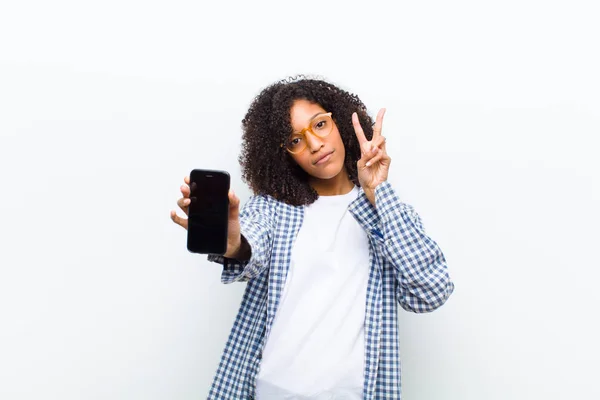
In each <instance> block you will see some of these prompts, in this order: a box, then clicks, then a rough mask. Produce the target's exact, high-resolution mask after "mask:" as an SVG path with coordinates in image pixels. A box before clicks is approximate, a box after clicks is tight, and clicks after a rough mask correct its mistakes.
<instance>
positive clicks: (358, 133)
mask: <svg viewBox="0 0 600 400" xmlns="http://www.w3.org/2000/svg"><path fill="white" fill-rule="evenodd" d="M352 125H353V126H354V132H355V133H356V138H357V139H358V143H360V146H361V148H362V147H363V144H364V143H367V138H366V137H365V132H364V131H363V129H362V126H360V121H359V120H358V114H357V113H352Z"/></svg>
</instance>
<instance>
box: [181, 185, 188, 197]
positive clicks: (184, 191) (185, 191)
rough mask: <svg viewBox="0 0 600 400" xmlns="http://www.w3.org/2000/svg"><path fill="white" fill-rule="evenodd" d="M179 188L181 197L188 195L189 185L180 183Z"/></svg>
mask: <svg viewBox="0 0 600 400" xmlns="http://www.w3.org/2000/svg"><path fill="white" fill-rule="evenodd" d="M179 190H181V194H182V195H183V197H185V198H188V197H190V187H189V186H188V185H181V187H180V188H179Z"/></svg>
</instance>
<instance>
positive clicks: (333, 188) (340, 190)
mask: <svg viewBox="0 0 600 400" xmlns="http://www.w3.org/2000/svg"><path fill="white" fill-rule="evenodd" d="M310 185H311V186H312V187H313V188H314V189H315V190H316V191H317V193H318V195H319V196H337V195H341V194H347V193H349V192H350V191H351V190H352V188H353V187H354V183H353V182H352V181H351V180H350V178H348V173H347V172H346V168H344V169H342V171H341V172H340V173H339V174H337V176H335V177H333V178H331V179H317V178H313V179H311V181H310Z"/></svg>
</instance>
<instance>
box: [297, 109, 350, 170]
mask: <svg viewBox="0 0 600 400" xmlns="http://www.w3.org/2000/svg"><path fill="white" fill-rule="evenodd" d="M327 112H328V111H327V110H325V109H323V107H321V106H320V105H318V104H315V103H311V102H309V101H308V100H296V101H295V102H294V104H293V105H292V108H291V110H290V116H291V123H292V131H293V132H300V131H302V130H303V129H305V128H307V127H308V126H310V125H309V124H310V123H311V121H314V120H313V118H314V117H315V116H318V115H320V114H325V113H327ZM317 128H318V127H317ZM317 128H315V129H317ZM304 137H305V140H306V148H305V149H304V150H303V151H301V152H300V153H298V154H290V156H291V157H292V158H293V159H294V161H296V163H297V164H298V165H299V166H300V167H301V168H302V169H303V170H304V171H306V172H307V173H308V174H309V175H310V176H311V177H313V178H314V179H317V180H328V179H332V178H335V177H337V176H338V175H339V174H341V173H342V174H345V173H346V172H345V170H346V169H345V167H344V158H345V155H346V149H345V147H344V143H343V142H342V138H341V136H340V132H339V131H338V128H337V126H336V125H335V123H333V127H332V130H331V132H330V133H329V134H328V135H327V136H326V137H319V136H317V135H314V134H313V133H312V132H310V131H308V130H307V131H305V135H304Z"/></svg>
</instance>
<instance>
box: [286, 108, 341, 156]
mask: <svg viewBox="0 0 600 400" xmlns="http://www.w3.org/2000/svg"><path fill="white" fill-rule="evenodd" d="M323 116H327V117H329V118H330V119H331V122H332V125H331V130H330V131H329V132H328V133H327V135H325V136H319V135H317V134H316V133H314V132H313V130H312V124H313V121H314V120H315V119H317V118H319V117H323ZM333 124H335V122H334V121H333V117H332V113H331V112H327V113H319V114H317V115H315V116H314V117H313V118H311V120H310V121H309V122H308V126H307V127H306V128H304V129H302V130H301V131H299V132H292V134H291V135H290V136H292V135H302V136H303V137H304V141H305V142H308V141H307V140H306V139H307V138H306V131H309V132H310V133H312V134H313V135H315V136H316V137H318V138H325V137H327V136H329V134H330V133H331V131H333ZM280 147H283V148H285V150H286V151H287V152H288V153H290V154H300V153H302V152H303V151H304V150H306V148H307V147H308V143H307V144H306V145H305V146H304V148H303V149H302V150H300V151H298V152H296V153H294V152H292V151H291V150H290V149H288V148H287V146H286V144H285V143H281V145H280Z"/></svg>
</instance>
